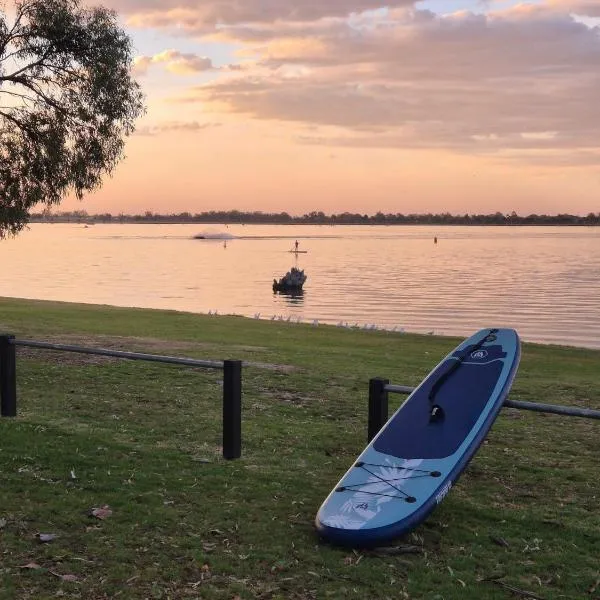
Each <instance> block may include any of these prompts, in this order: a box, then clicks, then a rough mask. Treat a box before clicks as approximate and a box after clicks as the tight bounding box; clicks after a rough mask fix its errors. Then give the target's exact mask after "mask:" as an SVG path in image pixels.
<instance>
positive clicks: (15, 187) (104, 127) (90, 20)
mask: <svg viewBox="0 0 600 600" xmlns="http://www.w3.org/2000/svg"><path fill="white" fill-rule="evenodd" d="M132 60H133V53H132V47H131V41H130V39H129V37H128V36H127V35H126V34H125V32H124V31H123V30H122V29H121V28H120V27H119V24H118V22H117V17H116V14H115V13H114V12H113V11H110V10H108V9H105V8H101V7H99V8H91V9H90V8H84V7H82V6H81V5H80V2H79V0H21V1H19V2H16V3H15V5H14V10H11V11H10V14H9V12H8V11H7V10H6V8H2V6H0V237H1V236H3V235H6V234H7V233H8V234H16V233H17V232H18V231H20V230H21V229H22V228H23V226H24V225H25V224H26V223H27V222H28V220H29V215H30V210H31V208H32V207H33V206H35V205H36V204H38V203H43V204H46V205H47V206H51V205H53V204H59V203H60V201H61V200H62V199H63V198H64V197H65V195H66V194H69V193H73V192H74V193H75V195H76V196H77V197H78V198H80V199H81V198H82V196H83V195H84V193H85V192H87V191H91V190H94V189H96V188H98V187H99V186H100V185H101V183H102V178H103V177H104V176H105V175H107V174H110V173H111V172H112V171H113V169H114V167H115V166H116V164H117V163H118V161H119V160H120V159H121V158H122V156H123V148H124V143H125V138H126V136H128V135H130V134H131V133H132V132H133V129H134V123H135V120H136V119H137V117H138V116H140V115H141V114H142V113H143V111H144V105H143V96H142V93H141V90H140V88H139V86H138V84H137V83H136V82H135V81H134V80H133V79H132V76H131V65H132Z"/></svg>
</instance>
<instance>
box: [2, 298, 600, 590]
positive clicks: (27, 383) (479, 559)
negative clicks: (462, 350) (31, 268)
mask: <svg viewBox="0 0 600 600" xmlns="http://www.w3.org/2000/svg"><path fill="white" fill-rule="evenodd" d="M0 330H3V331H5V332H7V333H12V334H15V335H16V336H17V338H19V339H37V340H48V341H53V342H63V343H77V344H81V345H86V346H94V347H102V348H106V347H110V348H115V349H122V350H133V351H144V352H151V353H156V354H169V355H180V356H189V357H194V358H206V359H225V358H237V359H242V360H244V361H247V362H248V363H249V365H248V366H247V367H245V368H244V372H243V393H244V396H243V403H244V408H243V456H242V458H241V459H240V460H237V461H224V460H223V459H222V458H221V449H220V443H221V423H220V419H221V394H222V387H221V379H220V378H221V373H220V372H212V371H204V370H199V369H191V368H185V367H175V366H166V365H158V364H150V363H142V362H129V361H119V360H115V359H107V358H101V357H97V356H88V355H79V354H67V353H56V352H50V351H42V350H32V349H29V348H23V347H19V348H18V349H17V385H18V408H19V416H18V417H17V418H16V419H2V420H0V557H1V561H0V599H3V600H4V599H8V598H11V599H12V598H15V599H19V600H21V599H23V600H27V599H30V598H35V599H44V598H56V597H57V596H58V597H60V596H62V597H66V598H84V599H86V600H95V599H101V598H128V599H129V598H131V599H143V598H164V599H167V598H170V599H175V598H202V599H227V600H232V599H233V598H239V599H244V600H245V599H260V600H276V599H312V598H318V599H321V598H323V599H328V598H332V599H337V598H339V599H343V600H347V599H349V598H359V599H381V600H384V599H386V598H393V599H413V600H415V599H430V600H434V599H437V600H442V599H444V600H451V599H459V598H460V599H465V598H466V599H480V598H490V599H505V598H511V597H517V598H518V597H527V596H525V595H524V592H525V591H527V592H530V593H531V594H534V595H535V596H538V597H540V598H544V599H545V600H552V599H559V598H561V599H564V598H568V599H594V598H600V582H599V578H600V563H599V559H598V556H599V551H600V519H599V518H598V505H599V492H598V490H597V485H598V457H599V455H600V423H599V422H598V421H591V420H586V419H576V418H568V417H558V416H550V415H543V414H537V413H525V412H519V411H516V410H511V409H505V410H503V412H502V414H501V415H500V417H499V418H498V420H497V421H496V423H495V424H494V426H493V428H492V431H491V432H490V434H489V436H488V439H487V440H486V442H485V443H484V445H483V446H482V448H481V450H480V451H479V452H478V454H477V455H476V457H475V458H474V459H473V461H472V463H471V464H470V466H469V467H468V469H467V470H466V472H465V473H464V474H463V476H462V477H461V479H460V481H459V482H458V484H457V485H456V486H455V487H454V488H453V490H452V492H451V493H450V494H449V495H448V497H447V498H446V499H445V500H444V502H443V503H442V504H441V505H440V507H439V508H438V509H436V511H435V512H434V513H432V515H431V516H430V518H429V519H428V520H427V521H426V522H425V523H424V524H423V525H421V526H420V527H419V528H417V529H416V530H415V531H414V532H413V533H411V534H409V535H408V536H406V538H404V539H401V540H398V542H397V544H395V546H396V547H397V548H400V549H401V548H402V546H403V545H410V546H416V547H417V550H418V552H417V553H411V554H407V553H386V552H382V551H380V550H375V551H352V550H348V549H340V548H336V547H332V546H329V545H326V544H323V543H322V542H321V541H320V540H319V539H318V537H317V535H316V534H315V531H314V528H313V520H314V516H315V514H316V511H317V510H318V508H319V506H320V504H321V502H322V501H323V499H324V498H325V496H326V495H327V494H328V493H329V491H330V489H331V488H332V486H333V485H334V484H335V482H336V481H337V480H338V479H339V477H340V476H341V475H342V474H343V472H344V471H345V470H346V469H347V468H348V466H349V465H350V464H351V461H352V460H354V458H355V457H356V456H357V455H358V453H359V452H360V451H361V450H362V449H363V447H364V445H365V441H366V425H367V391H368V380H369V378H371V377H376V376H381V377H386V378H388V379H390V380H391V381H392V382H393V383H396V384H405V385H415V384H417V383H419V381H420V380H421V379H422V378H423V377H424V376H425V375H426V374H427V373H428V372H429V371H430V370H431V369H432V368H433V367H434V366H435V365H436V364H437V363H438V362H439V360H441V359H442V358H443V356H445V355H446V354H447V352H449V351H450V350H451V349H452V348H453V347H454V346H455V345H456V343H457V342H458V340H457V339H452V338H439V337H430V336H414V335H399V334H391V333H386V332H377V331H368V332H366V331H353V330H346V329H342V328H335V327H323V326H319V327H318V328H315V327H312V326H308V325H297V324H288V323H283V322H264V321H255V320H251V319H242V318H235V317H208V316H203V315H192V314H184V313H176V312H166V311H150V310H135V309H120V308H111V307H99V306H86V305H74V304H61V303H49V302H41V301H25V300H14V299H0ZM511 397H512V398H515V399H521V400H538V401H543V402H549V403H560V404H573V405H578V406H588V407H592V408H596V409H600V352H596V351H590V350H584V349H575V348H560V347H549V346H546V347H545V346H539V345H530V344H525V345H524V347H523V356H522V360H521V367H520V369H519V373H518V375H517V379H516V382H515V385H514V386H513V392H512V393H511ZM402 400H403V397H401V396H391V401H392V403H393V405H394V406H397V405H398V404H399V403H400V402H401V401H402ZM103 505H108V506H110V508H111V509H112V511H113V512H112V515H111V516H109V517H108V518H106V519H104V520H99V519H96V518H94V517H91V516H90V515H89V512H90V510H91V509H92V508H94V507H100V506H103ZM38 533H53V534H56V535H57V537H56V539H54V540H53V541H52V542H50V543H47V544H45V543H40V542H39V541H38V539H37V538H36V534H38ZM30 563H35V564H37V565H39V567H41V568H39V569H30V568H22V567H23V566H25V565H28V564H30ZM62 575H74V576H76V580H75V581H64V580H63V579H62V578H61V576H62ZM511 588H512V591H511ZM515 590H517V591H515ZM519 590H520V591H519ZM531 597H533V596H531Z"/></svg>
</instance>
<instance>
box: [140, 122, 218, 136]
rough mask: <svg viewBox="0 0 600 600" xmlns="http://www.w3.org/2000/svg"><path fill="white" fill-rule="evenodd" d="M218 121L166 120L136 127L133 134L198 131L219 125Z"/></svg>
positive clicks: (148, 134)
mask: <svg viewBox="0 0 600 600" xmlns="http://www.w3.org/2000/svg"><path fill="white" fill-rule="evenodd" d="M219 126H220V123H199V122H197V121H168V122H164V123H157V124H155V125H144V126H142V127H138V128H137V129H136V131H135V135H143V136H155V135H160V134H161V133H172V132H178V133H199V132H201V131H204V130H206V129H212V128H214V127H219Z"/></svg>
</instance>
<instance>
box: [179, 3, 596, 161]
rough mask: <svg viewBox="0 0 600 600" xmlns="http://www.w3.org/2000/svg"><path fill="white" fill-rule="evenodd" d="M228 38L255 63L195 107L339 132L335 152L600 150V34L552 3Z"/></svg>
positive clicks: (218, 84) (328, 23)
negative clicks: (348, 148) (360, 148)
mask: <svg viewBox="0 0 600 600" xmlns="http://www.w3.org/2000/svg"><path fill="white" fill-rule="evenodd" d="M589 10H590V9H588V12H589ZM228 34H229V35H231V36H235V35H239V36H240V38H242V39H243V40H244V41H245V42H246V47H247V53H248V54H254V55H255V56H258V59H257V63H256V66H255V67H254V68H253V69H246V70H245V71H243V72H241V73H238V74H230V75H228V76H227V77H222V78H219V79H218V80H216V81H212V82H210V83H207V84H205V85H202V86H197V87H195V88H193V90H192V91H191V93H190V94H189V95H188V97H187V100H188V101H193V100H194V99H196V100H198V101H203V102H206V101H209V102H211V103H213V104H215V103H216V104H218V105H220V106H221V108H222V109H223V110H226V111H228V112H233V113H240V114H244V115H249V116H251V117H253V118H256V119H270V120H274V121H289V122H295V123H298V124H303V125H309V124H312V125H317V126H320V127H323V128H326V127H335V128H338V129H340V130H341V131H344V132H345V135H341V136H340V135H333V136H329V137H328V136H323V137H322V138H321V141H320V143H326V142H327V140H329V141H330V142H331V144H332V145H337V144H340V145H344V144H348V143H350V144H356V145H360V144H364V145H365V146H369V145H381V146H385V147H391V146H394V147H435V148H439V147H445V148H453V149H461V150H464V151H470V152H475V153H484V152H499V151H501V150H503V149H507V148H512V149H524V148H525V149H535V148H540V149H551V148H554V149H559V150H561V151H564V152H569V151H572V150H575V149H587V148H596V147H598V146H600V142H599V141H598V140H600V109H599V105H598V101H597V99H598V97H600V33H599V30H598V29H596V28H593V27H589V26H587V25H585V24H583V23H581V22H579V21H578V20H576V19H575V18H573V16H571V15H570V14H569V13H567V12H565V11H564V10H562V11H561V10H558V8H557V6H556V5H554V6H546V7H536V10H526V11H524V10H523V9H522V8H521V7H517V8H515V9H513V10H502V11H499V12H496V13H494V12H491V13H489V14H472V13H468V12H462V13H455V14H450V15H445V16H440V15H436V14H433V13H431V12H427V11H423V10H410V11H406V10H397V11H388V12H387V13H385V14H383V13H382V14H381V15H364V16H363V17H362V18H361V17H360V16H357V17H355V18H354V20H347V19H338V18H333V19H325V20H318V21H315V22H314V23H287V24H286V23H284V24H281V25H280V26H278V27H274V26H272V25H259V26H252V25H245V26H244V27H240V28H233V29H229V30H228ZM378 140H379V143H378ZM576 155H577V154H576ZM581 156H583V155H581Z"/></svg>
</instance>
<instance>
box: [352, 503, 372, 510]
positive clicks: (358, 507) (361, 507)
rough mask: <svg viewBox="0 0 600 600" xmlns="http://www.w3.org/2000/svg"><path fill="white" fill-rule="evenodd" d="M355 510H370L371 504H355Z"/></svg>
mask: <svg viewBox="0 0 600 600" xmlns="http://www.w3.org/2000/svg"><path fill="white" fill-rule="evenodd" d="M354 510H369V504H368V503H367V502H361V503H360V504H355V505H354Z"/></svg>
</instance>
